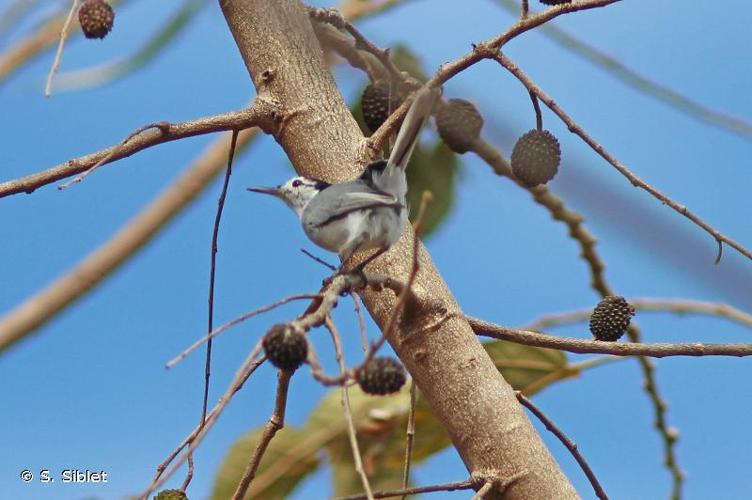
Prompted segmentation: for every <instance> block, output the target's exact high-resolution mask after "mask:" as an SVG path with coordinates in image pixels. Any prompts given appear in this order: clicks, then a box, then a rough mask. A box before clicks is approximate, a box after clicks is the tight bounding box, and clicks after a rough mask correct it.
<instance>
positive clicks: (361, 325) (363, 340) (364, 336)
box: [350, 292, 368, 354]
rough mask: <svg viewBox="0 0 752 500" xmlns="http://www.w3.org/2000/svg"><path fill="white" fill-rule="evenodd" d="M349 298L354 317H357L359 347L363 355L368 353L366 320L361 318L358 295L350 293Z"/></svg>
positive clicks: (361, 312) (361, 311)
mask: <svg viewBox="0 0 752 500" xmlns="http://www.w3.org/2000/svg"><path fill="white" fill-rule="evenodd" d="M350 298H351V299H352V301H353V307H354V309H355V315H356V316H357V317H358V327H359V330H360V346H361V348H362V349H363V353H364V354H365V353H367V352H368V337H367V332H366V318H365V317H364V316H363V310H362V309H361V307H360V299H359V298H358V294H357V293H355V292H350Z"/></svg>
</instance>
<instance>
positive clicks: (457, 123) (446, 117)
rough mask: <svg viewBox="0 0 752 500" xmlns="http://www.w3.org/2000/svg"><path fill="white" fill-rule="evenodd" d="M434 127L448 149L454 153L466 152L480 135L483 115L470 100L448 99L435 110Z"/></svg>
mask: <svg viewBox="0 0 752 500" xmlns="http://www.w3.org/2000/svg"><path fill="white" fill-rule="evenodd" d="M436 127H437V128H438V129H439V135H440V136H441V140H442V141H444V143H445V144H446V145H447V146H449V149H451V150H452V151H454V152H455V153H460V154H462V153H467V152H468V151H470V150H471V149H472V148H473V145H474V144H475V141H477V140H478V138H479V137H480V130H481V129H482V128H483V117H482V116H480V113H478V109H477V108H476V107H475V105H474V104H473V103H471V102H470V101H466V100H464V99H449V102H448V103H447V104H445V105H443V106H440V107H439V110H438V111H437V112H436Z"/></svg>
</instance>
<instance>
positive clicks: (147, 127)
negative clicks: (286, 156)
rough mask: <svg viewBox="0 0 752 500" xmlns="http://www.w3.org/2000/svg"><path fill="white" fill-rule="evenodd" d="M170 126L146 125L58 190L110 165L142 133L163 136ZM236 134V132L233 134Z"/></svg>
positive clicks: (168, 124)
mask: <svg viewBox="0 0 752 500" xmlns="http://www.w3.org/2000/svg"><path fill="white" fill-rule="evenodd" d="M170 126H171V124H170V123H168V122H155V123H149V124H147V125H144V126H143V127H139V128H137V129H136V130H134V131H133V132H131V133H130V134H128V137H126V138H125V139H123V140H122V141H120V144H118V145H117V147H115V148H114V149H113V150H112V151H110V154H108V155H107V156H105V157H104V158H102V159H101V160H99V161H98V162H96V163H95V164H94V165H92V166H91V167H90V168H89V169H87V170H86V171H85V172H84V173H82V174H80V175H77V176H76V177H74V178H73V179H71V180H69V181H68V182H64V183H63V184H60V185H59V186H58V187H57V188H58V189H60V190H63V189H67V188H69V187H71V186H72V185H73V184H78V183H79V182H81V181H82V180H84V179H85V178H86V177H88V176H89V175H90V174H91V173H92V172H94V171H95V170H96V169H98V168H99V167H101V166H102V165H104V164H105V163H109V162H110V161H112V159H113V158H114V157H115V155H116V154H117V153H118V152H119V151H120V150H121V149H122V148H123V147H125V145H126V144H128V142H129V141H130V140H131V139H133V138H134V137H136V136H137V135H139V134H140V133H141V132H146V131H147V130H150V129H153V128H155V129H158V130H159V131H160V132H161V133H162V134H167V133H169V132H170ZM233 133H234V132H233Z"/></svg>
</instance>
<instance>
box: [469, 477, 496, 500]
mask: <svg viewBox="0 0 752 500" xmlns="http://www.w3.org/2000/svg"><path fill="white" fill-rule="evenodd" d="M493 487H494V483H493V481H486V482H485V483H484V484H483V486H481V488H480V489H479V490H478V491H477V492H476V493H475V495H473V500H483V499H484V498H486V495H488V494H489V493H490V492H491V489H493Z"/></svg>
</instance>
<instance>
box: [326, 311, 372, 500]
mask: <svg viewBox="0 0 752 500" xmlns="http://www.w3.org/2000/svg"><path fill="white" fill-rule="evenodd" d="M324 324H325V325H326V328H327V330H329V333H330V334H331V336H332V342H334V351H335V355H336V358H337V364H338V365H339V372H340V374H341V375H345V374H346V373H347V368H346V367H345V357H344V354H343V353H342V342H341V341H340V337H339V333H338V332H337V327H336V326H335V324H334V321H332V318H331V316H329V315H327V316H326V319H325V320H324ZM342 408H343V410H344V413H345V420H347V435H348V436H349V438H350V447H351V448H352V455H353V460H354V462H355V471H356V472H357V473H358V475H359V476H360V481H361V483H362V484H363V490H365V492H366V498H367V499H368V500H372V499H373V492H372V491H371V483H369V482H368V476H367V475H366V470H365V468H364V467H363V460H362V458H361V456H360V447H359V446H358V436H357V431H356V430H355V423H354V422H353V415H352V410H351V409H350V397H349V396H348V394H347V384H342Z"/></svg>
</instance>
